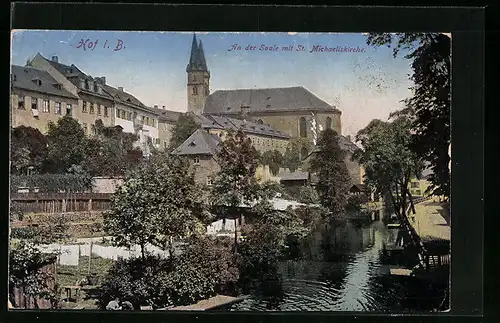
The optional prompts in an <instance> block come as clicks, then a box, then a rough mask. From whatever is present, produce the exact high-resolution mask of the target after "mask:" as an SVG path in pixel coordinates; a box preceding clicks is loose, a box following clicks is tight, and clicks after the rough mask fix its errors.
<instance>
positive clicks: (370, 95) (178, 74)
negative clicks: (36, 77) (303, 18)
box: [11, 30, 411, 136]
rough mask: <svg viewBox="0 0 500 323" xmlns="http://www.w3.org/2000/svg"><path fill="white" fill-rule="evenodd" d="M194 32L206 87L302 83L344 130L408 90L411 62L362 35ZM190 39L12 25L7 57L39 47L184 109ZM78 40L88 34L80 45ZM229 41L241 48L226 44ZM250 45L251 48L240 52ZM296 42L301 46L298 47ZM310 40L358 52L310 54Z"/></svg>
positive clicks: (150, 101) (385, 112)
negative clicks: (333, 110)
mask: <svg viewBox="0 0 500 323" xmlns="http://www.w3.org/2000/svg"><path fill="white" fill-rule="evenodd" d="M196 35H197V38H198V39H201V40H202V42H203V49H204V51H205V57H206V61H207V65H208V69H209V70H210V74H211V79H210V91H211V92H214V91H216V90H224V89H254V88H270V87H289V86H303V87H305V88H306V89H308V90H309V91H310V92H312V93H314V94H315V95H316V96H318V97H319V98H320V99H322V100H324V101H326V102H328V103H329V104H331V105H334V106H336V107H337V108H338V109H340V110H341V111H342V133H343V134H344V135H351V136H355V135H356V133H357V132H358V131H359V130H360V129H362V128H364V127H365V126H366V125H367V124H368V123H369V122H370V121H371V120H372V119H375V118H377V119H383V120H386V119H387V118H388V116H389V113H390V112H392V111H395V110H398V109H400V108H402V103H401V100H403V99H405V98H407V97H409V96H411V92H410V91H409V87H410V86H411V82H410V81H409V74H410V73H411V68H410V61H409V60H407V59H405V58H404V57H403V56H404V55H399V56H398V57H397V58H394V57H393V55H392V49H391V48H388V47H385V46H383V47H378V48H375V47H371V46H367V45H366V35H364V34H361V33H356V34H353V33H350V34H349V33H220V32H197V33H196ZM192 38H193V33H192V32H184V33H180V32H131V31H118V32H114V31H52V30H49V31H38V30H18V31H13V32H12V47H11V48H12V52H11V55H12V56H11V63H12V64H15V65H25V63H26V61H27V59H29V58H32V57H34V56H35V55H36V54H37V53H40V54H42V55H43V56H44V57H46V58H49V59H50V58H51V57H52V56H58V58H59V62H60V63H63V64H67V65H71V64H74V65H76V66H77V67H78V68H79V69H80V70H82V71H83V72H84V73H86V74H89V75H91V76H93V77H99V76H105V77H106V82H107V83H108V84H110V85H111V86H114V87H119V86H121V87H123V88H124V90H125V91H126V92H129V93H131V94H133V95H134V96H135V97H137V98H138V99H139V100H141V101H142V102H143V103H144V104H146V105H148V106H153V105H158V106H160V107H162V106H165V107H166V109H169V110H174V111H187V99H186V96H187V90H186V83H187V74H186V66H187V64H188V61H189V56H190V49H191V43H192ZM82 39H83V41H86V40H88V41H87V43H86V45H82V44H81V43H82ZM120 41H121V43H120ZM91 43H96V45H94V46H92V44H91ZM119 44H120V45H119ZM234 44H238V45H239V46H241V50H230V49H231V48H232V45H234ZM248 45H250V46H256V48H255V49H254V50H245V48H246V47H247V46H248ZM262 45H264V46H268V47H273V46H274V45H276V46H277V47H278V48H279V49H281V48H282V47H283V46H290V45H293V46H294V50H293V51H289V52H286V51H282V50H279V51H261V50H259V49H260V47H261V46H262ZM300 45H301V46H303V48H304V50H303V51H299V50H297V49H298V48H299V46H300ZM316 45H320V46H328V47H337V46H341V47H344V46H347V47H349V48H359V49H361V50H362V51H359V52H310V50H311V49H312V48H313V47H314V46H316ZM120 46H121V47H120ZM92 47H94V48H93V49H92ZM115 49H118V50H115ZM402 54H404V52H403V53H402Z"/></svg>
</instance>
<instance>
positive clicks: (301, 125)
mask: <svg viewBox="0 0 500 323" xmlns="http://www.w3.org/2000/svg"><path fill="white" fill-rule="evenodd" d="M299 133H300V136H301V137H302V138H306V137H307V123H306V118H304V117H301V118H300V119H299Z"/></svg>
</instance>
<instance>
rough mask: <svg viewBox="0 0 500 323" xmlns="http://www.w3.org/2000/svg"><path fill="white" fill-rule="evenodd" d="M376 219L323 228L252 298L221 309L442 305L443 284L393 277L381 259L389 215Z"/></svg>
mask: <svg viewBox="0 0 500 323" xmlns="http://www.w3.org/2000/svg"><path fill="white" fill-rule="evenodd" d="M371 218H375V219H377V220H376V221H374V222H372V221H368V222H366V221H364V222H362V223H361V224H360V222H359V221H347V222H339V223H337V224H336V225H334V226H333V227H330V228H329V229H325V228H318V230H316V231H315V232H314V233H313V234H311V236H310V237H309V239H308V240H306V241H305V242H304V243H303V244H302V245H301V246H300V251H299V253H300V256H301V259H300V260H286V261H283V262H281V263H280V264H279V265H278V270H277V276H278V277H273V278H272V279H262V280H261V281H260V282H259V284H257V285H256V286H257V287H256V288H254V289H253V290H252V292H251V297H250V298H248V299H246V300H245V301H243V302H241V303H237V304H233V305H232V306H231V307H230V308H226V309H222V310H231V311H246V310H252V311H405V310H408V311H419V310H424V311H428V310H430V309H431V308H433V307H435V306H436V304H439V302H440V300H441V299H442V298H443V296H442V295H443V290H442V288H441V289H440V288H436V287H434V286H431V285H429V284H428V283H425V282H422V281H418V280H416V279H415V278H411V277H395V276H390V275H389V267H388V266H386V265H383V264H382V262H381V261H380V259H381V251H382V249H383V244H384V243H385V242H387V241H388V240H390V239H393V238H394V237H393V236H392V235H393V233H392V232H391V231H392V230H387V228H386V226H385V225H384V224H383V221H384V219H387V214H383V213H382V212H381V213H379V214H376V215H374V216H373V215H370V216H369V220H371ZM423 297H425V298H427V300H423V299H422V298H423Z"/></svg>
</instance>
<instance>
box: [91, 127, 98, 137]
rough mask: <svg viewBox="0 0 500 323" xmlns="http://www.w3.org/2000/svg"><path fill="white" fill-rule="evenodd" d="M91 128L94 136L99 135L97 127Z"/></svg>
mask: <svg viewBox="0 0 500 323" xmlns="http://www.w3.org/2000/svg"><path fill="white" fill-rule="evenodd" d="M91 128H92V134H93V135H95V134H97V128H96V127H95V125H92V126H91Z"/></svg>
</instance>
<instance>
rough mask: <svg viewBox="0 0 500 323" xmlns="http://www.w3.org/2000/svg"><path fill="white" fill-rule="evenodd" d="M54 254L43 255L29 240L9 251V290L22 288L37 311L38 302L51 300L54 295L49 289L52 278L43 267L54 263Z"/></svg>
mask: <svg viewBox="0 0 500 323" xmlns="http://www.w3.org/2000/svg"><path fill="white" fill-rule="evenodd" d="M55 257H56V255H55V254H50V253H43V252H41V251H40V250H39V249H38V248H36V246H35V245H34V244H33V243H32V242H30V241H29V240H21V241H20V242H19V244H18V245H17V246H16V248H12V249H11V250H10V258H9V290H10V293H11V294H12V293H13V289H14V287H17V288H22V290H23V292H24V295H25V297H26V298H27V299H29V298H32V299H33V300H34V303H35V308H36V309H38V300H40V299H50V300H53V299H54V298H55V295H54V293H53V290H52V289H51V287H50V283H51V282H52V281H53V279H54V277H53V275H52V274H50V273H49V272H46V271H44V270H43V267H45V266H47V265H49V264H51V263H53V262H54V261H55Z"/></svg>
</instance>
